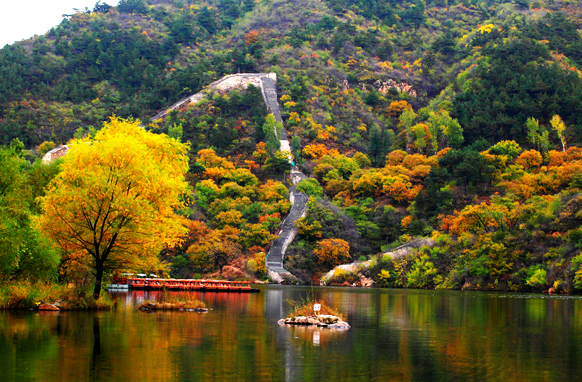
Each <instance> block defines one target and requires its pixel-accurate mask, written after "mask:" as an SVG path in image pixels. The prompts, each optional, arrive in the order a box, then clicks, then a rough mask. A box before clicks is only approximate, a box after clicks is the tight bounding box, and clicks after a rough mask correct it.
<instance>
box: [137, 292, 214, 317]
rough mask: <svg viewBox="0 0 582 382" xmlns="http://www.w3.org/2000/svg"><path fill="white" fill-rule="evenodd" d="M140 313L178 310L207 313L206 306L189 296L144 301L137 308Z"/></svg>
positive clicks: (164, 297)
mask: <svg viewBox="0 0 582 382" xmlns="http://www.w3.org/2000/svg"><path fill="white" fill-rule="evenodd" d="M138 309H139V310H141V311H142V312H149V311H155V310H180V311H185V312H198V313H204V312H208V309H207V308H206V304H204V302H202V301H200V300H196V299H194V298H192V297H190V296H177V297H169V296H163V297H162V298H161V299H160V301H153V300H145V301H143V302H142V303H141V304H140V305H139V307H138Z"/></svg>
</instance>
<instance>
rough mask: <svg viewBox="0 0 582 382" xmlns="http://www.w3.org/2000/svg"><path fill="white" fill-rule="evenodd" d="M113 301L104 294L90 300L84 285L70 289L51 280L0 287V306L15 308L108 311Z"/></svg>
mask: <svg viewBox="0 0 582 382" xmlns="http://www.w3.org/2000/svg"><path fill="white" fill-rule="evenodd" d="M114 304H115V301H114V300H112V299H111V297H110V296H109V295H108V294H106V293H104V294H103V295H101V296H100V297H99V299H98V300H95V299H93V296H92V295H91V293H89V291H88V290H86V288H82V287H76V288H69V287H68V286H67V285H62V284H53V283H32V282H30V281H21V282H19V283H13V284H5V285H2V286H0V309H15V310H40V311H61V310H108V309H111V308H112V307H113V306H114Z"/></svg>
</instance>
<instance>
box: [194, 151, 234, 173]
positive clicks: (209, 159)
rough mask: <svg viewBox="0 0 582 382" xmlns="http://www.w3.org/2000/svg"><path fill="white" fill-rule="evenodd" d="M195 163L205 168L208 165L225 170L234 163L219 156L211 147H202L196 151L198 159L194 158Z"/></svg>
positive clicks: (230, 168)
mask: <svg viewBox="0 0 582 382" xmlns="http://www.w3.org/2000/svg"><path fill="white" fill-rule="evenodd" d="M196 163H198V164H200V165H202V166H204V167H205V168H207V169H208V168H210V167H222V168H224V169H227V170H232V169H234V163H232V162H230V161H228V160H226V159H224V158H221V157H219V156H218V155H216V152H215V151H214V150H213V149H203V150H200V151H198V159H197V160H196Z"/></svg>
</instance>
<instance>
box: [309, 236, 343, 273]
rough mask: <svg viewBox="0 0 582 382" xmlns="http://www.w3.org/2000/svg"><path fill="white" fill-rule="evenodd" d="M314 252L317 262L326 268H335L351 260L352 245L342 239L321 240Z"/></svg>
mask: <svg viewBox="0 0 582 382" xmlns="http://www.w3.org/2000/svg"><path fill="white" fill-rule="evenodd" d="M313 252H314V253H315V256H316V257H317V262H318V263H319V264H321V265H322V266H324V267H326V268H333V267H335V266H336V265H340V264H343V263H346V262H348V261H349V260H350V245H349V244H348V242H347V241H345V240H342V239H323V240H320V241H318V242H317V248H316V249H315V250H314V251H313Z"/></svg>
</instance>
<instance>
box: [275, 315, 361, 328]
mask: <svg viewBox="0 0 582 382" xmlns="http://www.w3.org/2000/svg"><path fill="white" fill-rule="evenodd" d="M278 324H279V325H315V326H319V327H321V328H332V329H333V328H335V329H349V328H350V327H351V326H350V325H349V324H348V323H347V322H345V321H343V320H342V319H341V318H339V317H338V316H332V315H330V314H321V315H318V316H309V317H306V316H299V317H287V318H285V319H281V320H279V321H278Z"/></svg>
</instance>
